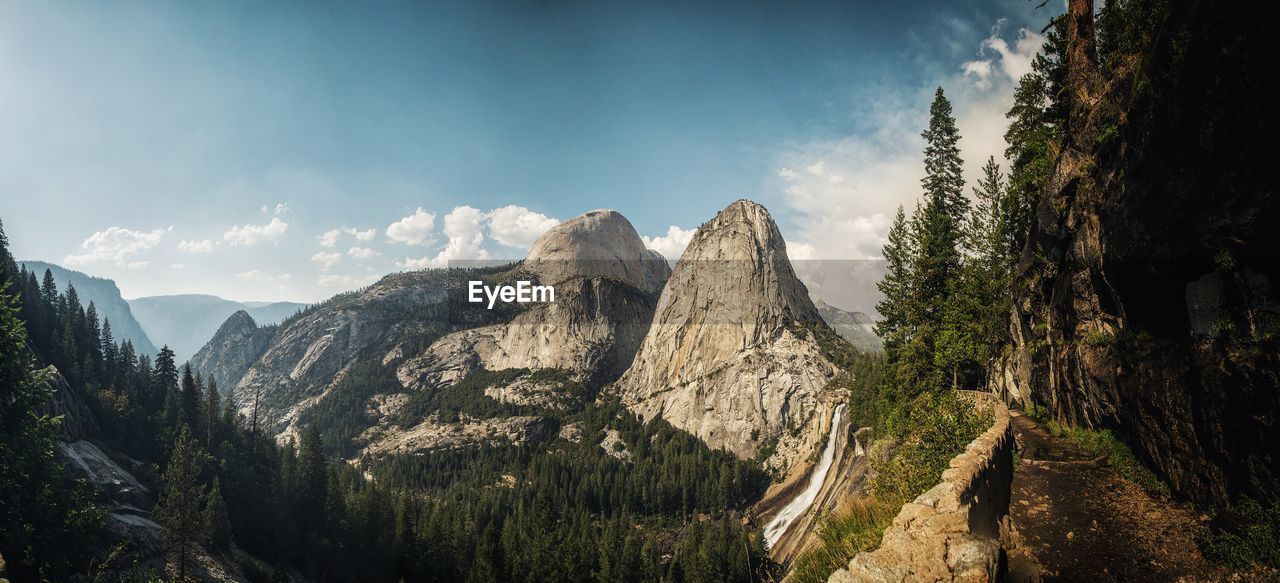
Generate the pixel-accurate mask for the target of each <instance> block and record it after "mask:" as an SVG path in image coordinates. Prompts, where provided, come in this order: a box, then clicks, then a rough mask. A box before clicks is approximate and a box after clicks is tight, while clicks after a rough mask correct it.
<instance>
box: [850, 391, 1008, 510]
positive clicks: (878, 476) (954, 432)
mask: <svg viewBox="0 0 1280 583" xmlns="http://www.w3.org/2000/svg"><path fill="white" fill-rule="evenodd" d="M991 422H992V419H991V418H990V416H989V415H984V414H980V413H979V412H977V411H976V410H975V409H974V407H973V405H972V403H970V402H969V401H968V400H966V399H964V398H963V397H961V396H960V395H958V394H956V393H955V392H953V391H942V392H933V391H929V392H925V393H922V394H921V395H919V396H917V397H916V398H915V399H913V400H911V401H910V402H908V403H906V404H904V405H903V406H901V407H899V408H896V409H893V410H891V411H890V412H889V413H888V414H887V415H886V416H885V417H884V418H883V419H882V420H881V424H880V425H879V426H877V432H878V435H877V437H878V438H887V439H890V440H892V442H893V443H895V446H894V449H893V452H892V454H891V455H890V456H889V457H888V458H887V459H884V460H879V461H877V463H876V464H875V465H874V466H873V472H874V474H875V478H874V479H873V481H872V490H873V492H874V493H875V495H876V496H877V497H878V498H880V499H882V500H886V501H889V502H893V503H896V504H898V505H901V504H903V503H905V502H910V501H911V500H914V499H915V498H916V496H919V495H920V494H923V493H924V492H925V491H926V490H928V489H929V488H930V487H932V486H933V485H935V484H937V483H938V480H939V479H940V478H941V477H942V472H943V471H944V470H946V469H947V467H949V464H950V462H951V458H953V457H955V456H957V455H959V454H960V453H961V452H963V451H964V448H965V446H967V445H968V444H969V442H971V441H973V440H974V439H976V438H977V437H978V436H979V435H981V434H982V432H983V431H985V430H986V429H987V427H989V426H990V425H991Z"/></svg>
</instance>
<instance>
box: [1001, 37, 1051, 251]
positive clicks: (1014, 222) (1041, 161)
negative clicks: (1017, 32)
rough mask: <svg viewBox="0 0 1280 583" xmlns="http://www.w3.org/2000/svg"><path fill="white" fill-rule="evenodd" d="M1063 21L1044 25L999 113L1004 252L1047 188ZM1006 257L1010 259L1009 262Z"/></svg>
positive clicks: (1027, 224)
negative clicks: (1004, 173) (1004, 164)
mask: <svg viewBox="0 0 1280 583" xmlns="http://www.w3.org/2000/svg"><path fill="white" fill-rule="evenodd" d="M1066 22H1067V21H1066V19H1065V18H1061V17H1059V18H1055V19H1054V20H1053V22H1052V23H1050V25H1049V27H1048V33H1047V35H1046V37H1047V40H1046V41H1045V44H1044V46H1043V48H1041V50H1040V53H1039V54H1037V55H1036V57H1035V59H1034V60H1033V61H1032V63H1031V72H1030V73H1027V74H1026V75H1023V76H1022V79H1020V80H1019V81H1018V87H1017V89H1015V90H1014V93H1013V107H1012V108H1010V110H1009V112H1008V113H1007V114H1005V117H1007V118H1008V119H1009V120H1010V122H1009V128H1008V130H1006V131H1005V134H1004V139H1005V143H1007V144H1008V147H1007V148H1005V151H1004V155H1005V158H1007V159H1008V160H1009V165H1010V169H1009V185H1008V189H1007V195H1006V197H1005V200H1004V203H1003V205H1002V206H1003V210H1002V214H1004V215H1005V216H1006V217H1007V218H1006V219H1005V221H1006V223H1008V225H1009V226H1008V228H1007V229H1006V230H1005V232H1004V233H1003V241H1004V245H1005V247H1006V253H1007V256H1008V257H1010V258H1012V259H1016V258H1017V257H1018V256H1019V255H1021V253H1022V247H1023V244H1024V243H1025V242H1026V237H1027V232H1028V230H1029V229H1030V228H1031V214H1032V210H1033V209H1034V208H1035V204H1036V202H1037V201H1038V200H1039V198H1040V193H1041V192H1044V190H1045V189H1046V188H1048V180H1049V173H1050V172H1051V171H1052V170H1053V164H1054V149H1055V147H1056V146H1057V144H1059V143H1060V142H1061V137H1062V128H1063V123H1064V122H1065V120H1066V117H1067V106H1066V99H1065V95H1063V94H1062V93H1063V88H1064V87H1065V86H1066V78H1067V71H1066V64H1065V62H1064V59H1063V56H1064V55H1065V54H1066V32H1065V31H1066ZM1012 259H1011V261H1012Z"/></svg>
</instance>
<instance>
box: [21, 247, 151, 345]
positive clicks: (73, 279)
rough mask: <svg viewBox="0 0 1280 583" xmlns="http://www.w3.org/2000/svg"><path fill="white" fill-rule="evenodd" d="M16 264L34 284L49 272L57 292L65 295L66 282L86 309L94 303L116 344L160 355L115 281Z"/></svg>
mask: <svg viewBox="0 0 1280 583" xmlns="http://www.w3.org/2000/svg"><path fill="white" fill-rule="evenodd" d="M17 263H18V264H19V265H23V266H26V268H27V270H28V271H34V272H35V274H36V281H40V282H43V279H44V272H45V270H48V271H49V272H50V273H52V274H53V280H54V282H55V283H57V285H58V291H59V292H65V291H66V290H67V284H68V283H70V284H71V285H74V286H75V288H76V294H78V295H79V296H80V303H81V304H84V306H85V307H86V308H87V307H88V306H89V302H93V305H94V307H95V308H97V310H98V317H99V318H104V319H106V320H109V321H110V322H111V333H112V335H114V336H115V338H116V340H117V341H120V340H125V339H128V340H129V341H130V342H132V343H133V348H134V350H137V351H138V352H140V353H142V354H149V355H155V354H156V353H157V352H159V350H158V348H157V347H156V345H155V344H154V343H153V341H152V339H151V337H150V335H148V334H147V332H146V329H145V328H143V327H142V325H141V323H139V322H138V320H137V318H136V317H135V315H134V313H133V310H132V307H131V306H130V305H129V302H128V300H125V299H124V297H123V296H122V295H121V294H120V288H119V287H118V286H117V285H116V282H115V280H113V279H110V278H106V277H98V276H94V275H89V274H87V273H84V272H81V271H76V270H74V269H68V268H66V267H62V266H61V265H58V264H56V263H49V262H48V261H37V260H24V261H18V262H17Z"/></svg>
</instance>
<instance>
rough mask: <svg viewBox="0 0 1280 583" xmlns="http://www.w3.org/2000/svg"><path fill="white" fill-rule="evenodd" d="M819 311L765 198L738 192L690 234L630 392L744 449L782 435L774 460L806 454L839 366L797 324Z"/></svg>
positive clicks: (720, 442)
mask: <svg viewBox="0 0 1280 583" xmlns="http://www.w3.org/2000/svg"><path fill="white" fill-rule="evenodd" d="M820 322H821V320H820V318H819V315H818V311H817V309H816V308H815V307H814V305H813V302H812V301H811V300H810V299H809V294H808V291H807V290H806V288H805V286H804V284H803V283H801V282H800V280H799V278H797V277H796V275H795V272H794V271H793V270H792V268H791V263H790V261H789V260H788V259H787V254H786V242H785V241H784V240H783V238H782V235H781V233H779V231H778V227H777V225H776V224H775V223H774V222H773V218H772V217H770V216H769V212H768V211H767V210H765V208H764V207H762V206H760V205H759V204H756V203H754V202H751V201H746V200H740V201H737V202H735V203H733V204H731V205H729V207H728V208H726V209H725V210H723V211H721V212H720V213H719V214H718V215H716V217H715V218H713V219H712V220H711V221H708V222H707V223H705V224H703V225H702V226H701V227H700V228H699V229H698V232H697V233H695V234H694V236H693V239H692V240H691V241H690V243H689V246H688V248H687V249H686V250H685V252H684V255H683V256H682V257H681V258H680V261H679V263H678V264H677V265H676V268H675V270H674V271H673V272H672V274H671V278H670V279H669V280H668V282H667V286H666V288H665V289H663V292H662V296H661V298H660V299H659V300H658V308H657V312H656V314H655V315H654V319H653V323H652V325H651V326H650V328H649V332H648V334H647V335H646V336H645V339H644V342H643V343H642V344H641V346H640V350H639V352H638V353H637V355H636V357H635V359H634V361H633V363H632V366H631V368H630V369H629V370H628V371H627V372H626V374H624V375H623V377H622V378H621V379H620V380H619V381H618V384H617V390H618V391H619V393H620V394H621V395H622V396H623V399H624V401H626V402H627V403H628V405H629V406H631V407H632V408H633V409H634V410H636V411H637V412H638V413H640V414H641V415H643V416H644V417H645V418H652V417H656V416H660V417H663V418H665V419H666V420H667V421H669V422H671V423H672V424H674V425H675V426H677V427H680V428H682V429H685V430H687V431H689V432H691V433H693V434H695V435H697V436H699V437H700V438H702V439H703V440H704V441H706V442H707V443H708V444H709V445H711V446H712V447H719V448H724V449H727V450H729V451H732V452H733V453H735V454H737V455H739V456H741V457H750V456H753V455H755V453H756V452H757V451H759V450H760V449H761V448H764V447H765V446H766V445H767V444H768V443H769V442H778V440H781V442H779V447H778V448H777V449H776V450H775V451H776V453H775V454H774V456H773V458H771V459H772V460H773V465H775V467H779V468H786V467H789V466H791V465H792V464H793V463H794V462H795V461H797V460H800V459H802V458H803V457H804V456H806V455H807V454H808V453H810V452H809V449H811V447H809V446H811V445H813V444H812V443H810V442H811V441H813V440H814V438H815V436H817V437H819V438H820V437H821V435H820V432H819V431H816V430H815V431H787V432H784V431H783V430H784V429H792V428H796V429H798V428H800V427H801V426H807V425H809V424H811V423H816V424H815V427H816V426H817V425H820V424H821V423H822V421H821V420H820V419H818V418H819V417H821V415H815V412H817V411H818V410H819V409H823V410H825V407H823V406H820V405H823V404H822V403H820V400H821V399H820V398H819V397H820V395H819V393H820V392H821V390H822V388H823V387H824V386H825V385H826V382H827V380H828V379H829V378H830V377H831V375H833V374H834V372H835V367H834V365H832V363H831V362H829V361H828V360H827V359H826V358H825V357H824V356H823V355H822V353H821V350H819V348H818V347H817V344H816V342H815V341H814V340H813V339H812V338H811V336H810V335H809V334H808V333H807V332H805V331H802V330H800V327H801V325H802V324H810V323H819V324H818V325H821V324H820Z"/></svg>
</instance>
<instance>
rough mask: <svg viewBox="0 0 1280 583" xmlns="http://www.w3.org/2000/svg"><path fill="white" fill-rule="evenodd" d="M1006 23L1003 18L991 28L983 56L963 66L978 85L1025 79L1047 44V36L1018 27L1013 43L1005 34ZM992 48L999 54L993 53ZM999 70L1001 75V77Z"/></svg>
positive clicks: (984, 44) (986, 85) (982, 86)
mask: <svg viewBox="0 0 1280 583" xmlns="http://www.w3.org/2000/svg"><path fill="white" fill-rule="evenodd" d="M1005 24H1006V22H1005V20H1004V19H1000V20H998V21H996V24H995V26H993V27H991V36H988V37H987V38H986V39H984V40H983V41H982V45H981V46H980V47H979V49H978V56H979V57H983V58H979V59H975V60H973V61H967V62H965V63H963V64H961V65H960V69H961V70H962V71H964V75H965V77H967V78H972V79H973V83H974V85H975V86H976V87H977V88H978V89H981V90H983V91H986V90H988V89H990V88H991V87H992V86H993V85H994V84H996V83H997V82H1003V81H1009V82H1013V83H1016V82H1017V81H1018V80H1019V79H1022V76H1023V75H1026V74H1027V73H1030V72H1031V63H1032V62H1034V61H1035V57H1036V53H1037V52H1039V51H1040V48H1041V47H1042V46H1044V41H1045V37H1044V35H1042V34H1040V33H1038V32H1035V31H1032V30H1029V29H1026V28H1019V29H1018V32H1017V38H1016V39H1014V41H1013V44H1012V45H1010V44H1009V41H1007V40H1005V39H1004V38H1002V37H1001V32H1002V29H1003V28H1004V27H1005ZM991 51H993V52H994V53H995V54H994V55H992V54H991V53H990V52H991ZM997 73H999V75H1000V77H1001V78H999V79H997Z"/></svg>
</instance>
